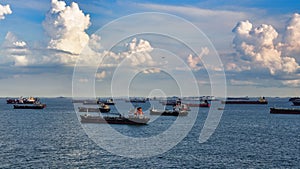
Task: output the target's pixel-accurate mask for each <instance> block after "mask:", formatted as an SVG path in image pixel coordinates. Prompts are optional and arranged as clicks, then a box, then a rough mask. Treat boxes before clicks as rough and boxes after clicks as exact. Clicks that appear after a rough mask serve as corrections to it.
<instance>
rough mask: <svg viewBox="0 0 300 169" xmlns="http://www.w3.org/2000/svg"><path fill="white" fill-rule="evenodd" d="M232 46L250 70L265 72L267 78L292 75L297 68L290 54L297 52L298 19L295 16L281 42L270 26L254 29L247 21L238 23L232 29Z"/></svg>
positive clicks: (287, 26) (264, 25)
mask: <svg viewBox="0 0 300 169" xmlns="http://www.w3.org/2000/svg"><path fill="white" fill-rule="evenodd" d="M233 33H235V37H234V40H233V46H234V49H235V50H236V52H237V53H238V55H239V56H240V57H241V58H242V59H243V60H244V61H248V62H249V64H250V65H251V67H252V68H266V69H268V70H269V72H270V74H272V75H276V74H282V73H285V74H292V73H295V72H297V70H298V69H299V64H298V63H297V62H296V59H295V58H294V57H293V56H291V55H290V54H292V53H291V52H296V51H297V52H299V51H300V50H299V46H300V40H299V37H300V17H299V14H294V15H293V17H292V19H291V20H290V22H289V23H288V25H286V31H285V33H284V34H283V37H284V38H283V39H282V40H280V39H279V38H278V37H279V34H278V32H277V31H276V29H275V28H274V27H273V26H272V25H267V24H262V25H260V26H259V27H254V26H253V25H252V23H251V22H250V21H248V20H246V21H240V22H239V23H238V24H237V25H236V26H235V28H234V29H233Z"/></svg>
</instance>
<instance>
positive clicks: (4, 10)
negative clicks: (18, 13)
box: [0, 4, 12, 20]
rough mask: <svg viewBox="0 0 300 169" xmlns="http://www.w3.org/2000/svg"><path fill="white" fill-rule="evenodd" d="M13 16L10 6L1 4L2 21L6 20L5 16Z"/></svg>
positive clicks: (0, 14)
mask: <svg viewBox="0 0 300 169" xmlns="http://www.w3.org/2000/svg"><path fill="white" fill-rule="evenodd" d="M9 14H12V11H11V9H10V6H9V5H1V4H0V20H2V19H5V15H9Z"/></svg>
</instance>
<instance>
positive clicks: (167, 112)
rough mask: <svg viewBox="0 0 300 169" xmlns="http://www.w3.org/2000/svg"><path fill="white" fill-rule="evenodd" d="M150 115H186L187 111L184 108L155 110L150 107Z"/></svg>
mask: <svg viewBox="0 0 300 169" xmlns="http://www.w3.org/2000/svg"><path fill="white" fill-rule="evenodd" d="M150 115H161V116H186V115H188V112H187V111H185V110H172V111H171V110H157V109H153V108H152V109H150Z"/></svg>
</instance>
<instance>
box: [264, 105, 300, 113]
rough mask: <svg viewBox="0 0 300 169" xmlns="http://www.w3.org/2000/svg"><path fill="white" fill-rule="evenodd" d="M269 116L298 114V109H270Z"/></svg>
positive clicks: (299, 110)
mask: <svg viewBox="0 0 300 169" xmlns="http://www.w3.org/2000/svg"><path fill="white" fill-rule="evenodd" d="M270 113H271V114H300V109H291V108H274V107H272V108H270Z"/></svg>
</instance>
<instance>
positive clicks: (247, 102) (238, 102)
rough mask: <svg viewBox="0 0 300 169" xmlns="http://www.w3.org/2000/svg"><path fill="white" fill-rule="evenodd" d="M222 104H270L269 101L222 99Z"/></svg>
mask: <svg viewBox="0 0 300 169" xmlns="http://www.w3.org/2000/svg"><path fill="white" fill-rule="evenodd" d="M222 104H268V102H267V101H263V102H262V101H246V100H245V101H228V100H227V101H222Z"/></svg>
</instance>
